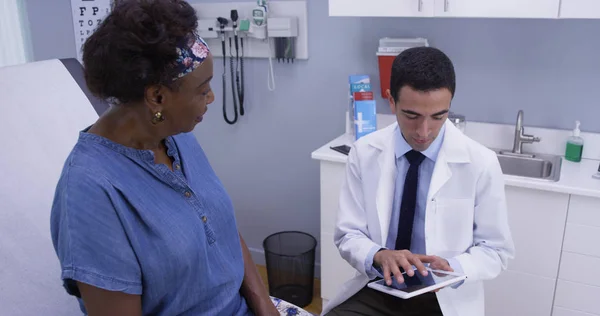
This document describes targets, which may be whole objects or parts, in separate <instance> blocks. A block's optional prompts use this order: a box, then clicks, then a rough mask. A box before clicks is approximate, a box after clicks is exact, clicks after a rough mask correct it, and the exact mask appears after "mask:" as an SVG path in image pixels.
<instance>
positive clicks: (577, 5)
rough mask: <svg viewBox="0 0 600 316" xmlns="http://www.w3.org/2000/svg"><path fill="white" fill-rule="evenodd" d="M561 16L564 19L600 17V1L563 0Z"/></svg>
mask: <svg viewBox="0 0 600 316" xmlns="http://www.w3.org/2000/svg"><path fill="white" fill-rule="evenodd" d="M559 16H560V18H563V19H600V1H598V0H562V1H561V3H560V15H559Z"/></svg>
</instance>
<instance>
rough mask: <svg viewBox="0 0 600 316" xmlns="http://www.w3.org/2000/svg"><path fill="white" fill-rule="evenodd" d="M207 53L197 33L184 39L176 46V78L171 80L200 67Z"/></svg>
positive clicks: (205, 45)
mask: <svg viewBox="0 0 600 316" xmlns="http://www.w3.org/2000/svg"><path fill="white" fill-rule="evenodd" d="M209 52H210V49H209V48H208V45H207V44H206V42H205V41H204V40H203V39H202V38H201V37H200V35H198V33H196V32H193V33H192V34H190V36H188V37H186V38H185V40H184V41H183V43H182V44H180V45H178V46H177V55H178V57H177V60H176V61H175V68H176V70H177V76H175V78H173V80H177V79H179V78H181V77H183V76H185V75H187V74H189V73H190V72H192V71H194V69H196V68H198V67H199V66H200V65H202V63H203V62H204V60H205V59H206V58H207V57H208V53H209Z"/></svg>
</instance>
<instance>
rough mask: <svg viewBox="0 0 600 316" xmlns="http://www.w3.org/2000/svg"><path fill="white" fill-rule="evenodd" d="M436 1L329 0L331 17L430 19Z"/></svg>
mask: <svg viewBox="0 0 600 316" xmlns="http://www.w3.org/2000/svg"><path fill="white" fill-rule="evenodd" d="M433 2H434V0H369V1H364V0H329V16H377V17H385V16H388V17H391V16H394V17H402V16H404V17H419V16H420V17H430V16H433Z"/></svg>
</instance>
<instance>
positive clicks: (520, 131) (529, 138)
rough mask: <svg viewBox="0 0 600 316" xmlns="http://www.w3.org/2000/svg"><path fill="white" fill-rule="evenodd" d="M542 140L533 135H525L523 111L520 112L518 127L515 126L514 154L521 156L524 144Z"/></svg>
mask: <svg viewBox="0 0 600 316" xmlns="http://www.w3.org/2000/svg"><path fill="white" fill-rule="evenodd" d="M540 140H541V139H540V138H539V137H535V136H533V135H527V134H524V128H523V110H519V114H517V125H516V126H515V141H514V143H513V150H512V152H513V153H514V154H521V153H522V150H523V144H525V143H533V142H539V141H540Z"/></svg>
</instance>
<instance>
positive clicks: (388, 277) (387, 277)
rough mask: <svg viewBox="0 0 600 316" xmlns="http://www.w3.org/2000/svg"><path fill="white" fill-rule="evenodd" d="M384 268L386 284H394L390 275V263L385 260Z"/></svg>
mask: <svg viewBox="0 0 600 316" xmlns="http://www.w3.org/2000/svg"><path fill="white" fill-rule="evenodd" d="M382 268H383V279H384V280H385V284H387V285H388V286H390V285H392V277H391V276H390V268H389V267H388V264H386V263H385V262H384V263H383V264H382Z"/></svg>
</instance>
